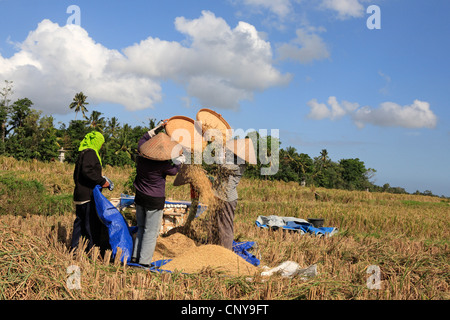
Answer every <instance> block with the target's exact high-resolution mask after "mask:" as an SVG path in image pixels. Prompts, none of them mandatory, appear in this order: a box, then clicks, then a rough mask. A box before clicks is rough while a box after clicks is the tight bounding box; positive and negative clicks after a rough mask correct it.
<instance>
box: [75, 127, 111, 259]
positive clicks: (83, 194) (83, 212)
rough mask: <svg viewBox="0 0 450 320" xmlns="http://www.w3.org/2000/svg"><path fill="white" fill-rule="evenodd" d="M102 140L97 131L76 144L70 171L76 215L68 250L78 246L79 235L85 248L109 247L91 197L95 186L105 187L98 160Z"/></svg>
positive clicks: (105, 182) (100, 162) (104, 229)
mask: <svg viewBox="0 0 450 320" xmlns="http://www.w3.org/2000/svg"><path fill="white" fill-rule="evenodd" d="M104 142H105V138H104V137H103V135H102V134H101V133H100V132H96V131H93V132H90V133H88V134H87V135H86V136H85V137H84V139H83V141H81V143H80V148H79V149H78V150H79V151H80V154H79V155H78V159H77V162H76V164H75V170H74V173H73V180H74V182H75V189H74V193H73V200H74V203H75V206H76V218H75V221H74V225H73V235H72V243H71V247H72V249H75V248H77V247H78V244H79V241H80V237H84V238H86V240H88V245H87V247H86V250H87V251H88V250H90V249H91V248H92V246H94V245H95V246H99V247H100V250H101V251H105V250H107V249H109V241H108V238H107V235H108V233H107V230H106V227H105V225H104V224H103V223H102V222H101V221H100V219H99V217H98V215H97V210H96V209H95V203H94V198H93V190H94V188H95V186H97V185H100V186H102V187H103V188H107V187H109V180H108V179H107V178H106V177H104V176H102V161H101V158H100V155H99V151H100V149H101V147H102V145H103V143H104Z"/></svg>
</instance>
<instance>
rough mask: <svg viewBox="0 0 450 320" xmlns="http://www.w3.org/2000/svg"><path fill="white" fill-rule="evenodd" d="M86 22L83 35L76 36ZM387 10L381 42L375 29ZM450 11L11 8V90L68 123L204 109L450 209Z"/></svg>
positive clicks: (4, 49) (7, 69)
mask: <svg viewBox="0 0 450 320" xmlns="http://www.w3.org/2000/svg"><path fill="white" fill-rule="evenodd" d="M70 5H77V6H78V7H79V9H80V17H81V20H80V25H79V26H77V25H66V24H67V20H68V18H70V17H71V16H72V15H73V14H74V12H72V11H71V12H69V13H67V8H68V7H69V6H70ZM371 5H376V6H377V7H378V8H379V9H380V15H379V18H380V19H379V20H374V21H380V22H381V23H380V26H381V29H369V28H368V27H367V20H368V19H369V18H370V17H371V16H372V14H373V11H370V12H369V13H367V8H368V7H369V6H371ZM448 12H450V2H449V1H446V0H436V1H406V0H390V1H387V0H373V1H370V0H367V1H366V0H272V1H269V0H222V1H204V0H196V1H186V0H184V1H180V0H178V1H175V0H169V1H141V0H135V1H124V0H117V1H103V0H96V1H82V0H71V1H65V0H43V1H31V0H0V80H1V81H3V80H13V81H14V90H15V96H14V97H13V99H14V98H16V99H17V98H22V97H28V98H30V99H31V100H32V101H33V102H34V107H35V108H36V109H40V110H42V111H43V112H44V114H52V115H53V116H54V118H55V125H57V122H58V121H61V122H64V123H68V121H70V120H72V119H74V117H75V114H74V113H73V112H72V111H70V110H69V108H68V105H69V104H70V102H71V100H72V97H73V96H74V94H75V93H76V92H79V91H83V92H84V93H85V94H86V95H87V96H88V101H89V103H90V104H89V107H88V109H89V111H92V110H97V111H100V112H102V113H103V115H104V116H105V117H106V118H112V117H117V118H119V121H120V122H121V123H122V124H124V123H129V124H131V125H133V126H134V125H145V124H147V123H148V121H147V119H148V118H156V119H158V120H159V119H166V118H170V117H171V116H174V115H185V116H189V117H191V118H195V115H196V112H197V111H198V110H199V109H200V108H212V109H214V110H216V111H217V112H219V113H221V114H222V115H223V116H224V118H225V119H226V120H227V121H228V122H229V123H230V125H231V126H232V127H233V128H234V129H238V128H241V129H244V130H247V129H250V128H253V129H256V130H259V129H267V130H269V132H270V129H279V130H280V131H279V132H280V139H281V142H282V145H281V147H287V146H292V147H295V148H296V149H297V151H298V152H302V153H307V154H309V155H310V156H311V157H315V156H318V155H319V153H320V151H321V150H322V149H327V151H328V153H329V156H330V158H331V159H332V160H333V161H339V160H340V159H348V158H359V159H360V160H362V161H364V163H365V165H366V168H374V169H375V170H377V173H376V175H375V177H374V179H373V180H374V182H375V183H376V184H377V185H383V184H385V183H389V184H390V185H391V186H400V187H404V188H405V189H406V190H407V191H408V192H414V191H416V190H419V191H425V190H431V191H432V192H433V193H434V194H437V195H446V196H450V183H449V181H450V170H449V163H450V161H449V159H450V148H449V147H450V124H449V120H450V117H449V115H450V109H449V102H448V100H449V92H450V76H449V75H450V64H449V63H448V56H449V52H450V38H449V36H448V35H449V34H450V20H449V19H448Z"/></svg>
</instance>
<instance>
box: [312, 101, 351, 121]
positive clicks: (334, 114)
mask: <svg viewBox="0 0 450 320" xmlns="http://www.w3.org/2000/svg"><path fill="white" fill-rule="evenodd" d="M307 104H308V106H309V107H310V108H311V111H310V113H309V114H308V117H309V118H311V119H314V120H322V119H326V118H328V119H331V120H338V119H340V118H342V117H343V116H345V115H346V114H348V113H350V112H353V111H354V110H355V109H357V108H358V107H359V105H358V104H357V103H351V102H348V101H342V103H341V104H339V103H338V101H337V99H336V97H334V96H331V97H329V98H328V105H329V106H330V108H328V107H327V105H326V104H324V103H318V102H317V99H312V100H310V101H308V103H307Z"/></svg>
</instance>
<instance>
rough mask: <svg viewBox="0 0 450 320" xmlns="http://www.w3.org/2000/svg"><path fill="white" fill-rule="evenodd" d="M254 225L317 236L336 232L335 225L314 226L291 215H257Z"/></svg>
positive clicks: (329, 235) (328, 235) (330, 234)
mask: <svg viewBox="0 0 450 320" xmlns="http://www.w3.org/2000/svg"><path fill="white" fill-rule="evenodd" d="M255 223H256V225H257V226H258V227H260V228H271V229H278V228H281V229H283V230H288V231H295V232H300V233H301V234H307V233H308V234H314V235H318V236H327V237H331V236H332V235H334V234H335V233H337V232H338V229H337V228H335V227H320V228H316V227H314V226H313V225H312V224H311V223H310V222H308V221H306V220H304V219H299V218H293V217H280V216H275V215H271V216H259V217H258V218H257V219H256V221H255Z"/></svg>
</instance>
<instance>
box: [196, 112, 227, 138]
mask: <svg viewBox="0 0 450 320" xmlns="http://www.w3.org/2000/svg"><path fill="white" fill-rule="evenodd" d="M197 121H200V122H201V124H202V132H203V135H204V136H205V140H207V141H212V140H213V139H214V138H215V137H213V136H210V135H208V130H209V129H217V130H220V132H221V135H222V141H223V143H224V144H225V143H226V141H228V140H229V139H231V126H230V125H229V124H228V122H227V121H226V120H225V119H224V118H223V117H222V115H221V114H219V113H217V112H215V111H213V110H211V109H206V108H205V109H200V110H199V111H198V112H197ZM210 133H212V135H214V133H215V132H214V131H211V130H210ZM215 136H217V134H216V135H215Z"/></svg>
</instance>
